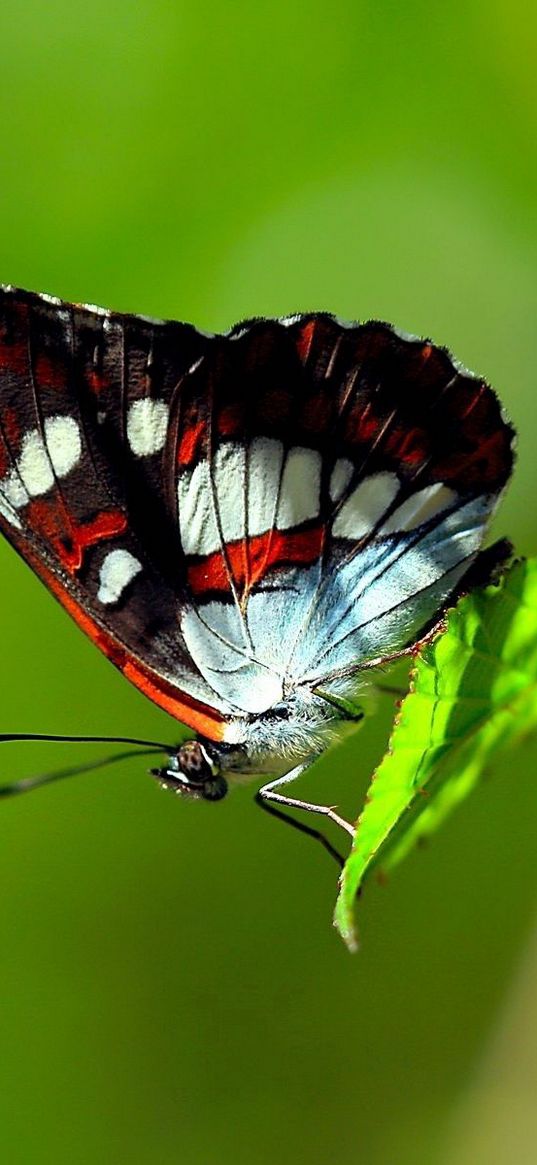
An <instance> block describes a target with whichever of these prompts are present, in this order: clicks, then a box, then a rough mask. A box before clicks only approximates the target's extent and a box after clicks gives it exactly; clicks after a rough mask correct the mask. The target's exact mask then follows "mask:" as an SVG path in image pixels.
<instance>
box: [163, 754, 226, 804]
mask: <svg viewBox="0 0 537 1165" xmlns="http://www.w3.org/2000/svg"><path fill="white" fill-rule="evenodd" d="M151 772H152V774H153V776H155V777H157V778H158V779H159V781H160V782H161V783H162V785H163V787H164V788H168V789H172V790H173V792H175V793H185V794H189V795H190V796H193V797H199V798H201V799H202V800H204V801H221V800H222V797H225V795H226V793H227V781H226V780H225V779H224V777H222V776H221V775H220V771H219V766H218V764H217V762H216V761H214V760H213V759H212V758H211V756H210V754H209V752H208V750H207V748H206V747H205V746H204V745H203V744H202V743H201V742H200V741H199V740H187V741H186V742H185V744H182V745H181V746H180V747H179V748H178V749H177V752H176V753H173V754H172V755H171V756H170V757H169V759H168V764H167V765H165V766H163V768H160V769H152V770H151Z"/></svg>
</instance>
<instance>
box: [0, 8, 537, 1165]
mask: <svg viewBox="0 0 537 1165" xmlns="http://www.w3.org/2000/svg"><path fill="white" fill-rule="evenodd" d="M536 27H537V17H536V14H535V8H534V6H533V5H530V3H529V2H528V0H525V2H523V0H511V2H510V3H507V2H506V0H487V2H485V0H470V2H468V0H452V3H450V4H449V5H447V4H436V5H435V4H432V5H431V3H425V2H424V0H407V2H406V3H405V4H404V5H401V4H396V3H393V2H388V0H367V2H365V0H353V2H352V3H351V2H350V0H333V3H332V4H331V5H326V4H325V3H322V4H321V3H319V2H318V0H310V2H309V4H308V5H307V6H306V5H304V6H302V5H297V4H293V3H283V2H282V0H272V3H270V4H266V3H264V2H261V3H257V4H254V5H252V4H251V3H245V2H244V0H232V2H230V3H227V4H224V3H218V2H216V0H201V3H198V4H196V5H190V4H186V3H184V2H183V0H177V2H175V3H173V2H171V0H152V2H146V3H144V2H140V3H132V2H131V3H128V2H127V0H116V2H115V4H111V3H109V2H108V3H104V2H103V0H93V3H92V4H91V5H89V4H82V3H81V2H80V0H48V2H47V3H44V2H40V0H32V2H26V0H20V2H19V3H18V4H10V5H8V4H4V5H3V6H2V11H1V14H0V87H1V94H2V97H1V110H0V112H1V120H0V125H1V138H0V140H1V152H0V173H1V181H0V252H1V264H0V277H1V279H2V280H3V281H5V282H12V283H16V284H18V285H21V286H23V287H28V288H33V289H36V290H43V291H48V292H50V293H53V294H55V295H60V296H62V297H64V298H66V299H73V300H81V301H86V302H95V303H100V304H104V305H106V306H111V307H112V306H113V307H114V308H117V309H120V310H127V311H140V312H143V313H146V314H151V315H156V316H173V317H178V318H180V319H186V320H190V321H192V322H194V323H196V324H199V325H200V326H201V327H204V328H208V329H219V328H227V327H228V326H229V325H230V324H232V323H233V322H234V321H235V320H237V319H239V318H241V317H244V316H251V315H256V314H262V313H267V314H281V313H285V312H289V311H296V310H310V309H318V308H323V309H328V310H331V311H334V312H336V313H338V314H340V315H342V316H344V317H347V318H358V319H360V318H367V317H370V316H377V317H382V318H386V319H390V320H393V321H395V322H396V323H397V324H398V325H399V326H400V327H402V328H404V329H406V330H408V331H412V332H417V333H424V334H429V335H431V336H432V337H433V338H434V339H436V340H438V341H440V342H442V343H445V344H448V345H449V346H450V347H451V348H452V349H453V350H454V351H455V352H456V354H457V355H458V356H459V357H460V358H461V359H462V360H463V361H464V362H465V363H466V364H467V365H469V366H470V367H474V368H477V369H479V370H480V371H481V372H483V373H484V374H486V375H487V376H488V378H489V379H490V380H491V381H492V383H493V384H495V385H496V386H497V387H498V389H499V390H500V392H501V394H502V396H503V398H504V400H505V402H506V404H507V406H508V408H509V410H510V412H511V415H512V416H513V418H514V420H515V421H516V423H517V424H518V426H519V427H520V433H521V437H520V461H519V469H518V475H517V477H516V480H515V482H514V485H513V487H512V489H511V491H510V494H509V497H508V499H507V500H506V502H505V504H504V507H503V509H502V513H501V517H500V519H499V521H498V523H497V527H496V529H497V532H498V533H504V532H506V533H508V534H509V535H510V536H511V537H513V538H514V539H515V541H516V543H517V546H518V547H519V549H521V550H524V551H526V552H532V551H535V548H536V545H537V539H536V534H537V530H536V527H537V517H536V515H535V497H536V487H537V475H536V463H537V394H536V391H535V378H536V357H537V351H536V329H535V319H536V308H537V282H536V278H535V270H536V265H535V255H536V246H537V219H536V214H535V194H536V177H537V145H536V142H537V138H536V132H537V103H536V81H535V73H536V66H535V32H536ZM0 569H1V576H0V587H1V607H0V632H1V643H2V722H3V723H2V727H3V729H4V731H7V730H10V731H15V730H20V731H22V730H28V731H47V730H48V731H55V732H62V731H64V732H67V733H68V732H110V733H127V734H131V733H133V732H136V733H142V734H152V735H155V734H156V735H160V736H161V737H162V736H164V738H165V739H166V738H169V737H170V736H171V737H172V738H173V737H174V736H175V731H176V729H175V728H174V726H173V724H172V723H170V721H169V720H168V719H167V718H166V717H165V716H164V714H163V713H161V712H159V711H158V710H157V709H155V708H153V707H152V706H151V705H150V704H149V703H147V702H146V701H145V700H144V698H143V697H142V696H141V695H139V694H138V693H137V692H136V691H135V690H134V689H131V688H130V687H129V685H128V684H127V683H126V682H125V681H123V680H122V678H121V677H120V676H119V674H118V673H116V672H115V671H114V669H113V668H112V667H111V666H110V665H109V664H108V663H107V662H106V661H104V660H103V659H101V658H100V657H99V656H98V654H97V652H96V651H95V650H94V648H93V647H92V646H91V645H90V644H89V642H87V641H86V640H85V639H84V637H83V636H82V635H81V634H80V633H79V632H78V631H77V630H76V629H75V627H74V625H72V624H71V623H70V621H69V619H68V618H67V616H65V615H64V613H63V612H62V611H61V610H60V609H59V608H58V607H57V606H56V605H55V603H54V601H53V600H52V599H51V598H50V597H49V596H48V595H47V594H46V593H45V591H44V589H43V588H42V587H41V586H40V584H39V583H38V582H37V581H36V580H35V579H34V578H33V576H32V575H31V573H30V571H29V570H28V569H27V568H26V567H25V566H24V565H23V564H22V563H21V562H19V561H18V560H17V559H16V557H15V555H14V554H13V552H12V551H11V550H10V549H9V547H8V546H7V545H5V546H4V545H2V546H0ZM391 712H392V709H391V707H390V704H389V701H387V702H386V703H385V705H384V706H381V707H380V709H379V714H378V717H377V719H376V720H375V721H374V722H370V723H369V724H368V725H367V727H366V728H365V729H364V730H363V731H362V732H361V733H360V734H359V735H358V736H357V737H356V738H355V739H354V740H352V741H348V742H347V743H345V744H344V745H342V746H341V747H340V748H339V749H337V750H336V751H334V752H333V753H331V754H330V755H329V756H327V757H326V758H325V759H324V760H323V761H322V762H321V763H319V765H318V766H317V769H316V771H315V773H312V774H311V775H309V777H308V781H307V789H308V792H309V793H310V794H311V795H312V796H318V797H326V796H328V797H329V799H330V800H333V801H339V804H340V805H341V806H342V808H343V809H344V810H346V812H347V813H352V811H353V809H355V808H356V806H357V805H358V802H359V798H360V795H361V794H362V793H363V790H364V788H365V785H366V782H367V777H368V774H369V773H370V771H371V768H372V765H373V763H374V761H375V759H376V758H378V756H379V755H380V753H381V751H382V746H383V742H384V740H385V737H386V733H387V730H388V725H389V721H390V715H391ZM4 748H5V752H3V753H2V759H3V768H2V775H3V777H4V778H6V779H7V778H9V777H13V776H17V775H22V774H23V773H29V772H33V771H39V770H43V769H45V768H48V767H54V766H55V765H56V764H59V763H64V762H65V761H66V758H67V757H68V758H69V760H71V759H72V760H74V759H75V757H74V753H72V752H69V753H66V751H65V748H64V750H63V751H62V749H61V747H55V746H52V745H51V746H43V747H40V746H30V745H27V746H26V747H24V748H20V749H16V748H11V746H4ZM10 748H11V750H10V751H8V749H10ZM75 751H76V759H82V758H83V757H89V755H90V752H89V750H88V749H86V750H85V751H84V750H83V749H82V748H80V749H78V750H75ZM92 755H95V753H93V754H92ZM536 761H537V747H535V746H531V745H528V746H527V748H526V750H525V751H520V752H518V753H517V754H516V755H513V756H511V757H507V758H499V760H498V764H497V766H496V767H495V771H494V772H493V773H492V774H491V775H490V779H488V780H487V781H486V782H485V783H484V784H483V785H482V786H481V788H480V789H479V791H478V792H477V793H476V794H474V796H473V798H471V800H470V801H469V802H468V803H467V804H466V805H465V806H464V807H463V808H462V809H461V810H460V811H459V812H458V814H457V815H456V816H455V817H454V818H453V819H452V820H451V821H450V822H449V824H448V825H447V826H446V827H445V828H444V829H443V831H442V833H441V835H439V836H438V838H437V839H435V841H434V844H433V845H432V846H431V847H430V848H429V849H427V850H426V851H421V852H419V853H416V854H414V855H413V856H412V857H411V858H410V859H409V860H408V861H407V863H406V865H405V866H404V867H402V868H401V870H400V871H398V872H397V874H396V875H394V877H393V880H392V881H391V882H390V884H389V885H388V887H379V886H377V885H375V884H370V885H369V887H368V889H367V891H366V894H365V896H364V898H363V900H362V903H361V907H360V917H361V932H362V943H363V946H362V951H361V953H360V954H359V955H358V956H357V957H354V958H352V957H351V956H349V955H348V954H347V952H346V951H345V949H344V948H343V946H342V944H341V943H340V941H339V940H338V938H337V937H336V935H335V932H333V931H332V930H331V927H330V915H331V910H332V905H333V900H334V896H335V881H336V873H337V870H336V867H335V866H334V865H333V864H332V863H331V862H330V860H329V858H328V857H327V855H326V854H325V853H324V852H323V851H322V850H321V849H320V847H318V846H317V845H316V844H315V843H314V842H312V841H311V840H310V839H308V838H304V837H302V836H300V835H298V834H296V833H295V832H294V831H292V830H290V829H285V828H284V827H283V826H281V825H280V824H279V823H278V822H276V821H273V820H271V819H270V818H268V817H267V816H265V815H264V814H262V813H260V812H259V811H258V810H257V809H256V807H255V805H254V804H253V802H252V790H251V789H250V788H248V787H241V788H238V789H236V790H235V791H234V793H233V795H232V796H230V797H229V798H228V799H227V800H226V801H224V802H222V803H221V804H219V805H203V804H185V803H184V802H180V801H179V800H177V799H173V798H171V797H169V796H166V795H165V794H163V793H161V792H160V791H159V790H158V789H157V787H156V786H155V785H154V783H153V782H152V781H151V780H149V779H148V777H147V776H146V775H145V762H144V761H143V760H142V759H139V760H133V761H131V762H128V763H125V764H122V765H121V766H118V767H117V768H116V769H115V770H114V769H111V770H110V771H109V772H106V771H105V772H100V773H97V774H95V775H88V776H85V777H81V778H79V779H78V781H73V782H67V783H66V784H64V785H58V786H54V787H52V788H50V789H47V790H44V791H42V792H40V793H36V794H35V795H33V796H31V797H28V798H20V799H17V800H13V801H8V802H5V803H4V804H3V805H2V807H1V815H0V816H1V824H0V882H1V885H2V894H1V896H0V1144H1V1151H2V1159H4V1160H5V1161H6V1162H9V1163H13V1165H18V1163H19V1162H21V1163H22V1162H24V1163H27V1162H32V1163H33V1162H39V1163H41V1162H48V1161H53V1162H55V1163H58V1165H63V1163H64V1162H65V1163H67V1162H69V1163H74V1165H79V1163H80V1165H86V1163H88V1165H89V1163H92V1165H94V1163H95V1162H101V1161H110V1162H123V1161H128V1162H129V1163H130V1165H149V1163H151V1165H153V1163H154V1165H168V1163H170V1165H172V1163H174V1165H175V1163H177V1162H181V1165H206V1163H207V1162H213V1161H214V1162H217V1163H218V1165H227V1163H228V1162H230V1163H231V1162H233V1165H243V1163H244V1165H246V1163H248V1165H249V1163H251V1162H255V1163H256V1165H257V1163H259V1165H268V1163H269V1162H270V1163H273V1162H278V1163H280V1162H281V1163H283V1165H287V1163H288V1162H289V1163H290V1162H293V1163H294V1162H302V1161H304V1162H308V1165H309V1163H314V1165H324V1163H325V1162H328V1161H332V1160H335V1161H338V1162H345V1163H346V1162H360V1163H365V1165H406V1163H407V1162H408V1163H409V1165H410V1163H412V1165H437V1163H438V1165H461V1163H464V1165H467V1163H468V1165H481V1162H483V1165H484V1163H485V1162H486V1163H487V1165H500V1163H502V1165H503V1162H509V1163H511V1162H513V1161H516V1163H517V1165H520V1163H521V1162H526V1161H527V1162H535V1160H536V1159H537V1123H536V1118H535V1116H534V1115H533V1109H534V1107H535V1103H534V1102H535V1096H536V1094H537V1062H536V1060H535V1053H534V1052H533V1048H534V1046H536V1045H537V986H535V984H536V982H537V939H536V938H535V935H534V932H535V929H536V926H535V924H536V919H537V858H536V849H537V846H536V842H537V812H536V811H537V781H536V779H535V771H536ZM327 790H330V792H329V794H327V792H326V791H327Z"/></svg>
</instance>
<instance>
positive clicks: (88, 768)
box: [0, 732, 174, 798]
mask: <svg viewBox="0 0 537 1165" xmlns="http://www.w3.org/2000/svg"><path fill="white" fill-rule="evenodd" d="M16 740H19V741H20V740H50V741H56V742H58V743H64V744H71V743H80V744H84V743H85V744H94V743H95V744H134V745H138V746H139V748H141V751H139V749H138V748H136V749H134V748H130V749H129V750H128V751H127V752H120V753H116V754H115V755H114V756H107V757H101V758H100V759H99V760H96V761H86V762H85V763H84V764H78V765H69V767H68V768H63V769H55V770H54V771H53V772H50V773H39V774H38V775H37V776H35V777H23V778H21V780H18V781H12V782H11V783H10V784H7V785H0V798H1V797H13V796H17V795H18V794H19V793H29V792H30V791H31V790H32V789H39V788H40V786H41V785H51V784H52V783H53V782H54V781H63V780H64V779H65V778H66V777H76V776H79V775H80V774H81V773H89V772H93V771H94V770H95V769H103V768H106V766H107V765H113V764H117V763H118V762H119V761H122V760H127V759H128V758H129V757H132V756H154V754H155V753H159V752H166V753H173V752H174V748H173V747H172V746H170V745H168V744H162V742H160V741H154V740H137V739H136V738H131V737H128V736H56V735H52V734H48V733H34V732H10V733H0V743H4V742H8V741H16Z"/></svg>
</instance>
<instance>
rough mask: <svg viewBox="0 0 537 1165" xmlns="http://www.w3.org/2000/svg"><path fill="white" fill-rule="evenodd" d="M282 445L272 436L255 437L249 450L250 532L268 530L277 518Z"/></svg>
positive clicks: (251, 533) (252, 533)
mask: <svg viewBox="0 0 537 1165" xmlns="http://www.w3.org/2000/svg"><path fill="white" fill-rule="evenodd" d="M282 462H283V445H282V443H281V441H274V440H273V439H272V438H271V437H256V438H255V440H254V441H252V443H251V445H250V447H249V450H248V534H249V535H250V537H251V536H252V535H254V536H255V535H256V534H265V533H266V531H267V530H270V529H271V526H272V523H273V521H274V508H275V506H276V498H277V496H278V482H279V480H280V474H281V471H282Z"/></svg>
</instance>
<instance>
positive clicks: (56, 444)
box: [45, 417, 82, 477]
mask: <svg viewBox="0 0 537 1165" xmlns="http://www.w3.org/2000/svg"><path fill="white" fill-rule="evenodd" d="M45 442H46V445H47V449H48V453H49V457H50V460H51V461H52V465H53V468H54V472H55V474H56V475H57V477H66V476H67V474H68V473H70V472H71V470H72V469H74V468H75V466H76V465H78V462H79V461H80V458H81V456H82V442H81V440H80V429H79V427H78V425H77V422H76V421H75V419H74V417H48V419H47V420H46V421H45Z"/></svg>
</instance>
